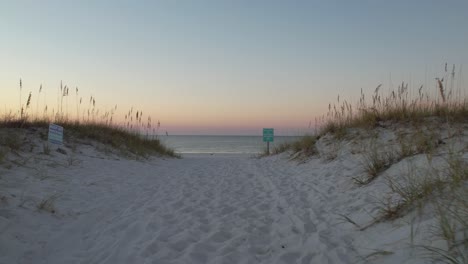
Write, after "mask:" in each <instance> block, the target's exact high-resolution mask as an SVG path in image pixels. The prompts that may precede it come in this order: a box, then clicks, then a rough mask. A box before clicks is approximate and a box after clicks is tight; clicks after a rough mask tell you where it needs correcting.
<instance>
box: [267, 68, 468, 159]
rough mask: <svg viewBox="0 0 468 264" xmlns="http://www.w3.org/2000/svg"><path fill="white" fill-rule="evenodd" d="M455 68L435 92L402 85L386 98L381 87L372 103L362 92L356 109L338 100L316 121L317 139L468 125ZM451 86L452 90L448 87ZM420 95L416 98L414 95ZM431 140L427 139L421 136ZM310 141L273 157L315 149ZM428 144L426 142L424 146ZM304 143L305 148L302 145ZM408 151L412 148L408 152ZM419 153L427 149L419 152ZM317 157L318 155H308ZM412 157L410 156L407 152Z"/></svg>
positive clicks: (467, 109)
mask: <svg viewBox="0 0 468 264" xmlns="http://www.w3.org/2000/svg"><path fill="white" fill-rule="evenodd" d="M454 83H455V65H454V66H453V68H452V71H451V72H448V69H447V65H446V66H445V74H444V76H443V78H435V88H434V89H433V91H435V92H436V93H431V92H430V91H427V90H426V89H425V88H424V87H423V86H420V87H419V88H418V89H417V92H416V91H411V90H410V88H409V87H408V84H407V83H404V82H403V83H401V85H399V86H398V88H397V89H396V90H392V91H390V92H389V94H387V95H384V94H383V92H382V90H383V86H382V85H378V86H377V87H376V89H375V90H374V93H373V94H372V96H371V99H370V101H369V100H367V99H366V96H365V94H364V93H363V91H362V89H361V95H360V99H359V102H357V103H356V105H355V106H353V105H352V104H351V103H349V102H348V101H346V100H344V101H343V100H340V96H339V95H338V97H337V102H336V103H335V104H331V103H330V104H329V105H328V112H327V113H326V114H325V115H323V116H322V117H320V118H316V119H315V128H316V132H315V134H316V137H317V138H320V137H322V136H325V135H327V134H329V135H331V136H333V137H334V138H335V139H336V140H341V139H343V138H344V137H345V136H346V135H347V134H348V133H349V131H350V130H351V129H353V128H363V129H372V128H376V127H379V126H386V125H389V124H392V123H393V124H398V123H401V124H408V123H410V124H414V125H417V124H421V123H425V121H427V120H428V119H438V120H440V121H441V122H454V123H466V122H468V100H467V99H466V98H463V96H462V89H461V87H459V88H458V89H455V88H454ZM447 87H449V88H447ZM413 94H416V95H415V96H412V95H413ZM305 137H306V138H307V137H310V136H305ZM418 139H421V140H427V137H418ZM309 143H310V141H309V140H308V139H304V140H302V139H301V140H298V141H297V142H292V143H289V144H283V145H280V146H278V147H276V148H275V149H274V150H273V154H279V153H282V152H285V151H292V152H294V153H295V152H300V151H304V150H309V149H311V148H310V146H307V144H309ZM420 143H421V144H418V147H427V148H431V147H434V146H433V145H430V144H433V142H432V141H426V142H420ZM424 143H426V144H425V145H424ZM300 144H304V145H303V146H299V145H300ZM405 150H408V151H409V149H405ZM418 152H424V150H421V149H418ZM304 154H309V155H314V154H317V153H316V152H313V151H312V152H308V153H307V152H304ZM406 154H409V153H406Z"/></svg>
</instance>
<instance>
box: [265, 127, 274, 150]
mask: <svg viewBox="0 0 468 264" xmlns="http://www.w3.org/2000/svg"><path fill="white" fill-rule="evenodd" d="M273 140H274V129H273V128H264V129H263V142H266V143H267V153H268V155H270V142H273Z"/></svg>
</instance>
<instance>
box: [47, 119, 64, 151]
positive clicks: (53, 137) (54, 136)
mask: <svg viewBox="0 0 468 264" xmlns="http://www.w3.org/2000/svg"><path fill="white" fill-rule="evenodd" d="M48 141H49V143H51V144H56V145H59V146H60V145H62V144H63V127H61V126H58V125H56V124H50V125H49V138H48Z"/></svg>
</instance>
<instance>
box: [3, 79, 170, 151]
mask: <svg viewBox="0 0 468 264" xmlns="http://www.w3.org/2000/svg"><path fill="white" fill-rule="evenodd" d="M19 86H20V89H19V90H20V107H19V110H18V111H16V112H14V111H10V112H7V113H4V114H3V115H2V116H1V117H0V128H17V129H26V128H47V127H48V125H49V124H50V123H55V124H57V125H60V126H63V127H64V130H65V132H64V136H65V139H71V138H76V139H87V140H95V141H97V142H100V143H103V144H105V145H109V146H111V147H113V148H115V149H117V150H119V151H121V153H122V154H125V153H129V154H134V155H137V156H139V157H147V156H150V155H164V156H169V157H178V155H177V154H176V153H175V152H174V151H173V150H172V149H169V148H167V147H166V146H164V145H163V144H162V143H161V141H160V140H159V138H158V136H157V133H158V130H159V127H160V122H159V121H158V122H157V125H153V123H152V120H151V117H150V116H148V117H145V119H143V111H141V110H135V109H134V108H133V107H132V108H131V109H130V110H129V111H128V112H126V113H125V117H124V119H123V120H124V121H123V122H121V123H116V122H115V121H114V115H115V112H116V110H117V105H115V106H114V107H113V108H112V109H109V110H107V111H104V112H103V113H102V112H101V114H100V113H99V109H98V108H96V98H95V97H93V96H91V97H90V99H89V101H88V107H87V108H86V109H83V108H82V107H83V105H84V104H85V103H83V98H82V97H81V96H79V89H78V88H77V87H76V88H75V89H74V91H75V108H76V114H75V115H73V116H72V115H71V114H70V111H69V108H70V109H71V108H72V104H70V105H69V103H68V97H70V96H71V94H70V88H69V87H68V86H67V85H65V86H64V85H63V84H62V83H61V84H60V90H59V93H58V94H57V106H56V109H55V108H53V109H52V111H50V108H49V107H48V105H45V106H44V108H43V111H42V113H40V111H39V99H40V98H41V92H42V85H41V86H40V87H39V90H38V93H37V103H36V111H35V113H34V112H33V111H32V109H31V107H32V92H30V93H29V95H28V98H27V100H26V103H25V104H24V105H23V104H22V100H21V94H22V90H23V82H22V80H20V83H19ZM72 112H73V111H72ZM43 139H45V138H43ZM0 146H4V147H8V149H11V150H18V149H19V148H20V146H21V142H20V141H19V137H18V136H17V135H15V133H7V134H5V135H4V136H2V138H1V139H0ZM5 152H6V151H5V150H3V151H2V153H3V155H0V156H2V157H3V156H4V155H5ZM48 152H50V150H48V149H46V147H44V153H48Z"/></svg>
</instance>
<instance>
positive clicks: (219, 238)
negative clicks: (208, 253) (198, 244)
mask: <svg viewBox="0 0 468 264" xmlns="http://www.w3.org/2000/svg"><path fill="white" fill-rule="evenodd" d="M231 238H232V234H231V233H230V232H227V231H218V232H216V233H214V234H213V235H212V236H211V237H210V239H211V240H212V241H214V242H216V243H223V242H225V241H227V240H229V239H231Z"/></svg>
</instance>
